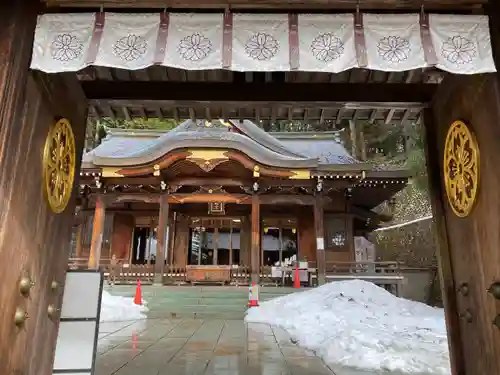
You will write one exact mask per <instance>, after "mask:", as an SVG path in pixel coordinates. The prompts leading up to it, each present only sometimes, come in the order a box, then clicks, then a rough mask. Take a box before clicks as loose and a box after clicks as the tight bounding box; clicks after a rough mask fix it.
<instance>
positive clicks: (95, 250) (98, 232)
mask: <svg viewBox="0 0 500 375" xmlns="http://www.w3.org/2000/svg"><path fill="white" fill-rule="evenodd" d="M105 218H106V204H105V202H104V196H102V195H98V196H97V199H96V202H95V212H94V223H93V225H92V240H91V244H90V253H89V261H88V268H89V269H98V268H99V264H100V262H101V251H102V245H103V240H104V222H105Z"/></svg>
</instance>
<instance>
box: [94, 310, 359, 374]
mask: <svg viewBox="0 0 500 375" xmlns="http://www.w3.org/2000/svg"><path fill="white" fill-rule="evenodd" d="M112 374H113V375H115V374H116V375H132V374H137V375H162V374H165V375H167V374H168V375H332V374H334V372H333V371H332V370H331V369H330V368H329V367H327V366H326V365H325V364H324V363H323V362H322V360H321V359H320V358H318V357H316V356H315V355H314V354H313V353H311V352H308V351H306V350H304V349H302V348H298V347H297V346H296V345H294V344H293V343H292V342H291V341H290V338H289V336H288V334H287V333H286V332H285V331H283V330H281V329H277V328H271V327H269V326H267V325H261V324H251V323H250V324H245V323H244V322H243V321H242V320H216V319H210V320H197V319H149V320H145V321H136V322H121V323H101V326H100V334H99V347H98V357H97V359H96V375H112ZM336 375H347V374H345V373H336ZM349 375H350V374H349Z"/></svg>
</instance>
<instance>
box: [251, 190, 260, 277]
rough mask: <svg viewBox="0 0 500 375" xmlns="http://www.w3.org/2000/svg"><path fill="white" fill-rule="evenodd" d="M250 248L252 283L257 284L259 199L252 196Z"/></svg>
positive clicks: (258, 266) (258, 268) (258, 274)
mask: <svg viewBox="0 0 500 375" xmlns="http://www.w3.org/2000/svg"><path fill="white" fill-rule="evenodd" d="M251 228H252V229H251V232H252V235H251V239H252V242H251V246H250V268H251V273H252V282H254V283H256V284H258V283H259V276H260V261H259V258H260V197H259V196H258V195H257V194H254V195H253V196H252V221H251Z"/></svg>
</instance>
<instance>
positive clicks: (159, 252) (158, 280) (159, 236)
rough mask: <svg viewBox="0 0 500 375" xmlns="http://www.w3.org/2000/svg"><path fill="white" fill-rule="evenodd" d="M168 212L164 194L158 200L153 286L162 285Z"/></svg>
mask: <svg viewBox="0 0 500 375" xmlns="http://www.w3.org/2000/svg"><path fill="white" fill-rule="evenodd" d="M168 210H169V205H168V194H166V193H165V194H163V195H162V196H161V198H160V216H159V218H158V230H157V232H156V241H157V242H156V263H155V280H154V281H155V284H163V271H164V268H165V250H166V246H167V228H168Z"/></svg>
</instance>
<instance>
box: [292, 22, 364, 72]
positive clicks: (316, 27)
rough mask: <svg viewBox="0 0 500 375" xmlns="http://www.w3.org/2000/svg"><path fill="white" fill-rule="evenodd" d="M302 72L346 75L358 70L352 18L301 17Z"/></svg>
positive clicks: (300, 53)
mask: <svg viewBox="0 0 500 375" xmlns="http://www.w3.org/2000/svg"><path fill="white" fill-rule="evenodd" d="M298 26H299V28H298V30H299V35H300V39H299V66H300V70H304V71H314V72H334V73H337V72H343V71H345V70H349V69H351V68H355V67H357V66H358V60H357V57H356V48H355V45H354V17H353V15H352V14H338V15H327V14H301V15H299V25H298Z"/></svg>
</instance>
